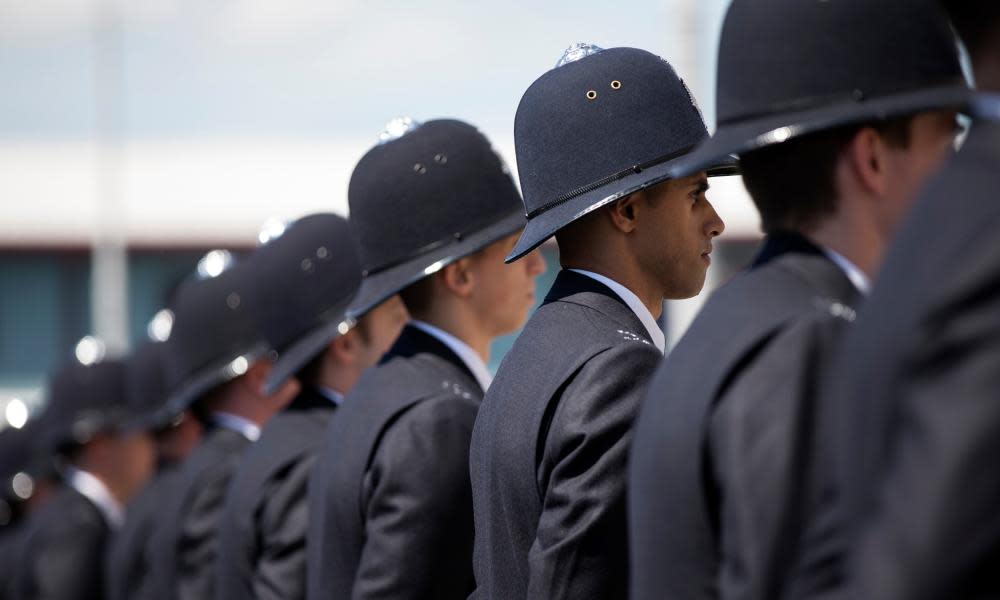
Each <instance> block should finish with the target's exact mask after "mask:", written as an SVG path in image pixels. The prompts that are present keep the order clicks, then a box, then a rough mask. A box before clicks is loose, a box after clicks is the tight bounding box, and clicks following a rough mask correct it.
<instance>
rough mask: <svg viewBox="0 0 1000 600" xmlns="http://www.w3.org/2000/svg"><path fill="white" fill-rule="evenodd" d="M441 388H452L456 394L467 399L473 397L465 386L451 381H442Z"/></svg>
mask: <svg viewBox="0 0 1000 600" xmlns="http://www.w3.org/2000/svg"><path fill="white" fill-rule="evenodd" d="M441 389H444V390H448V389H450V390H451V393H453V394H455V395H456V396H458V397H459V398H464V399H466V400H470V399H471V398H472V394H470V393H469V392H468V391H467V390H466V389H465V388H464V387H462V386H461V385H459V384H457V383H453V382H451V381H442V382H441Z"/></svg>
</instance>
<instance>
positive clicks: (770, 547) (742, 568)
mask: <svg viewBox="0 0 1000 600" xmlns="http://www.w3.org/2000/svg"><path fill="white" fill-rule="evenodd" d="M846 324H847V322H846V321H844V320H842V319H839V318H835V317H832V316H829V315H820V314H817V315H815V316H811V317H807V318H805V319H800V320H799V321H797V322H796V323H794V324H792V325H790V326H788V327H786V328H784V329H783V330H781V331H780V332H779V333H777V334H776V335H775V336H774V337H773V338H771V339H770V340H768V341H767V343H766V345H764V346H762V348H761V349H759V350H758V353H757V354H756V355H754V356H753V357H752V359H751V360H750V361H749V363H748V365H747V366H746V367H745V368H744V369H743V370H742V371H740V372H739V373H738V374H736V375H735V377H734V378H733V380H732V381H731V383H730V385H729V387H728V388H727V389H726V390H725V391H724V393H723V394H722V395H721V396H720V397H719V399H718V401H717V404H716V409H715V411H714V412H713V413H712V416H711V419H710V424H709V440H708V445H709V456H710V459H709V460H710V464H711V470H712V475H713V479H714V481H715V484H716V489H717V492H718V511H719V524H720V530H721V535H720V538H721V539H720V546H721V554H722V556H721V568H720V571H719V587H720V595H721V596H722V597H724V598H750V597H754V598H759V597H765V595H766V592H765V590H766V588H765V586H766V577H768V576H769V571H768V569H769V568H770V565H769V561H770V560H771V559H772V557H773V556H774V554H773V553H774V552H775V551H776V546H775V544H776V543H777V540H778V536H779V535H780V534H781V527H782V523H783V522H782V519H783V518H784V517H785V512H784V511H785V508H786V504H787V503H788V502H789V496H788V494H789V492H790V487H789V481H790V477H792V472H791V471H792V469H793V468H794V463H793V459H792V457H793V452H795V451H796V449H797V448H798V447H799V443H800V440H799V438H798V433H797V428H798V425H799V423H800V422H801V421H800V419H801V410H802V409H803V408H804V406H805V405H804V402H812V401H813V399H814V397H815V393H816V389H817V384H818V383H819V381H820V380H821V371H820V370H821V369H822V368H823V367H824V366H825V365H826V363H827V360H828V359H829V357H830V356H831V355H832V353H833V352H834V350H835V348H836V345H837V341H838V340H839V339H840V337H841V335H842V333H843V331H844V327H845V326H846Z"/></svg>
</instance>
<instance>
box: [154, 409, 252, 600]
mask: <svg viewBox="0 0 1000 600" xmlns="http://www.w3.org/2000/svg"><path fill="white" fill-rule="evenodd" d="M249 445H250V440H248V439H247V438H246V437H244V436H243V435H242V434H240V433H238V432H236V431H233V430H231V429H226V428H224V427H217V426H215V427H212V428H210V429H209V430H208V431H207V432H206V433H205V436H204V438H203V439H202V442H201V444H199V445H198V447H197V448H195V449H194V451H193V452H191V454H190V456H188V457H187V460H185V461H184V464H183V466H182V467H181V472H180V476H179V478H178V481H177V484H176V485H175V486H174V489H173V492H172V493H171V494H170V497H169V498H168V499H167V502H166V503H165V505H164V508H163V519H162V520H161V521H160V525H158V527H157V531H156V533H155V534H154V539H153V562H152V569H153V570H152V576H153V584H154V586H155V589H156V593H157V597H158V598H162V599H163V600H168V599H170V600H173V599H174V598H180V599H183V600H200V599H203V598H214V597H215V596H214V586H215V564H216V562H215V561H216V558H217V557H218V542H219V539H218V526H219V519H220V518H221V516H222V507H223V502H224V500H225V495H226V491H227V489H228V486H229V482H230V480H231V479H232V476H233V473H235V472H236V467H237V465H238V464H239V461H240V458H241V457H242V454H243V451H244V450H246V448H247V446H249Z"/></svg>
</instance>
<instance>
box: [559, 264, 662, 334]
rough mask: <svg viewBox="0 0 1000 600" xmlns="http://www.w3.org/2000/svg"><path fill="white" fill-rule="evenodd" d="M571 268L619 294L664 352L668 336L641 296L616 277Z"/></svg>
mask: <svg viewBox="0 0 1000 600" xmlns="http://www.w3.org/2000/svg"><path fill="white" fill-rule="evenodd" d="M569 270H570V271H573V272H574V273H579V274H580V275H586V276H587V277H590V278H591V279H594V280H596V281H598V282H600V283H603V284H604V285H606V286H608V287H609V288H611V291H612V292H614V293H616V294H618V297H619V298H621V299H622V300H623V301H624V302H625V304H627V305H628V307H629V308H631V309H632V312H634V313H635V316H637V317H639V320H640V321H642V324H643V325H644V326H645V327H646V331H647V332H648V333H649V339H651V340H653V345H654V346H656V347H657V348H659V350H660V353H661V354H662V353H663V351H664V349H665V348H666V347H667V336H665V335H664V334H663V330H662V329H660V325H659V323H657V322H656V319H654V318H653V313H651V312H649V309H648V308H646V305H645V304H643V303H642V300H639V297H638V296H636V295H635V294H634V293H633V292H632V290H630V289H628V288H627V287H625V286H624V285H622V284H620V283H618V282H617V281H615V280H614V279H610V278H608V277H605V276H604V275H601V274H600V273H594V272H592V271H585V270H583V269H569Z"/></svg>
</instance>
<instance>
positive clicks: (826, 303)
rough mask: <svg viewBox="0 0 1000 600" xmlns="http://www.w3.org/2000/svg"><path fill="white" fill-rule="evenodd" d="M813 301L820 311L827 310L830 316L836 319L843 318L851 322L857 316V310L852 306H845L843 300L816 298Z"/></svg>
mask: <svg viewBox="0 0 1000 600" xmlns="http://www.w3.org/2000/svg"><path fill="white" fill-rule="evenodd" d="M814 302H815V304H816V307H817V308H819V309H820V310H821V311H824V312H828V313H830V316H832V317H834V318H837V319H843V320H845V321H847V322H849V323H853V322H854V319H855V318H857V316H858V315H857V312H856V311H855V310H854V309H853V308H851V307H850V306H847V305H846V304H844V303H843V302H838V301H837V300H833V299H830V298H816V299H815V301H814Z"/></svg>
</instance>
